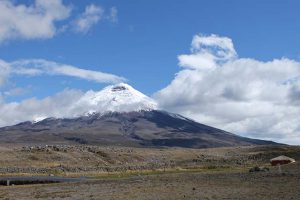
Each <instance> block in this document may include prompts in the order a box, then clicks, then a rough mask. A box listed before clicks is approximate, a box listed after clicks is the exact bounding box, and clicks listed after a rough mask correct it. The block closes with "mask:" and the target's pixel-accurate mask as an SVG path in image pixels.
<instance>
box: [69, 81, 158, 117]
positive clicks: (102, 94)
mask: <svg viewBox="0 0 300 200" xmlns="http://www.w3.org/2000/svg"><path fill="white" fill-rule="evenodd" d="M81 105H83V106H84V107H85V108H88V110H85V112H84V113H85V114H93V113H105V112H132V111H142V110H146V111H149V110H155V109H157V103H156V102H155V101H154V100H153V99H151V98H150V97H148V96H146V95H144V94H143V93H141V92H139V91H137V90H135V89H134V88H133V87H131V86H130V85H128V84H125V83H120V84H117V85H111V86H107V87H105V88H104V89H103V90H101V91H98V92H94V91H88V92H87V93H85V94H84V95H83V96H82V97H81V98H80V99H79V101H78V102H77V103H76V104H75V105H74V107H75V108H76V107H77V108H78V107H80V106H81ZM82 109H84V108H81V109H79V110H82Z"/></svg>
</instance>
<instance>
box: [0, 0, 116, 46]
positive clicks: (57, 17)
mask: <svg viewBox="0 0 300 200" xmlns="http://www.w3.org/2000/svg"><path fill="white" fill-rule="evenodd" d="M72 8H73V6H70V5H66V4H64V2H63V0H35V1H34V2H33V4H31V5H25V4H17V3H16V1H11V0H0V43H2V42H4V41H7V40H12V39H19V38H20V39H48V38H52V37H54V36H55V35H56V34H58V33H61V32H65V31H72V30H75V32H80V33H87V32H88V31H89V30H90V29H91V28H92V27H93V26H94V25H96V24H97V23H98V22H100V21H101V20H102V19H108V21H110V22H113V23H114V22H117V20H118V16H117V14H118V11H117V9H116V8H115V7H112V8H110V13H109V14H106V15H104V11H105V9H104V8H102V7H101V6H98V5H94V4H90V5H87V6H86V7H85V10H84V12H83V13H82V14H79V15H78V17H77V18H76V19H75V20H72V18H73V16H72ZM73 15H74V14H73ZM74 17H76V15H75V16H74ZM58 22H59V23H60V25H58Z"/></svg>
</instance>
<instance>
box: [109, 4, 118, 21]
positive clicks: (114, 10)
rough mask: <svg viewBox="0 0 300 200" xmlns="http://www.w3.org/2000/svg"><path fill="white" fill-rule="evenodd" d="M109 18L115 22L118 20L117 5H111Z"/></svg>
mask: <svg viewBox="0 0 300 200" xmlns="http://www.w3.org/2000/svg"><path fill="white" fill-rule="evenodd" d="M108 19H109V20H110V21H111V22H113V23H117V22H118V10H117V8H116V7H111V8H110V14H109V16H108Z"/></svg>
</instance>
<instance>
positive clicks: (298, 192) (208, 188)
mask: <svg viewBox="0 0 300 200" xmlns="http://www.w3.org/2000/svg"><path fill="white" fill-rule="evenodd" d="M299 171H300V170H299V165H293V166H291V167H289V169H288V168H287V169H285V174H278V173H277V172H276V170H274V171H271V172H257V173H248V172H245V173H236V172H213V173H211V172H210V173H199V172H198V173H172V174H160V175H145V176H139V177H138V176H135V177H128V178H119V179H103V180H95V181H90V182H81V183H62V184H51V185H27V186H10V187H6V186H2V187H0V199H24V200H26V199H122V200H124V199H139V200H146V199H168V200H169V199H251V200H252V199H272V200H274V199H300V172H299Z"/></svg>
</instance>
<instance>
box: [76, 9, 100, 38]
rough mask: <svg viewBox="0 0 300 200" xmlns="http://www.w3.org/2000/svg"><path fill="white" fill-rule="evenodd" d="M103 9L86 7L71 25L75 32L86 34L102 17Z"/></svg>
mask: <svg viewBox="0 0 300 200" xmlns="http://www.w3.org/2000/svg"><path fill="white" fill-rule="evenodd" d="M103 14H104V9H103V8H101V7H100V6H96V5H94V4H91V5H88V6H87V7H86V8H85V11H84V13H82V14H81V15H80V16H79V17H78V19H76V20H75V21H74V23H73V25H74V29H75V31H76V32H82V33H87V32H88V31H89V30H90V29H91V27H92V26H93V25H95V24H97V23H98V22H99V21H100V20H101V19H102V17H103Z"/></svg>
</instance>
